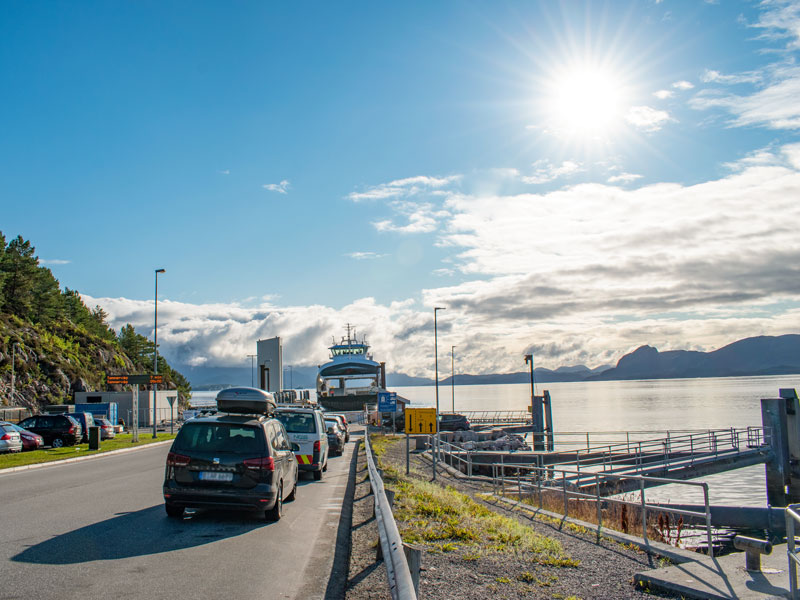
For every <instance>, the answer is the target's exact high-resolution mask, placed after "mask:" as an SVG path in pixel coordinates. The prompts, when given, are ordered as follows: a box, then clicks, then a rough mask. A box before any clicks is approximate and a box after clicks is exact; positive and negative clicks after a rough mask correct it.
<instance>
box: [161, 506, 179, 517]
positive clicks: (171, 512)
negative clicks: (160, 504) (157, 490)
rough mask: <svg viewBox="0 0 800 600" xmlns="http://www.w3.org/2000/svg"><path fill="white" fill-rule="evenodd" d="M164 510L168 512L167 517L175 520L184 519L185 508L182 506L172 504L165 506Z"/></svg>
mask: <svg viewBox="0 0 800 600" xmlns="http://www.w3.org/2000/svg"><path fill="white" fill-rule="evenodd" d="M164 508H165V509H166V511H167V516H168V517H171V518H173V519H182V518H183V507H181V506H174V505H172V504H165V505H164Z"/></svg>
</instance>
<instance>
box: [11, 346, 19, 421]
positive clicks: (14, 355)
mask: <svg viewBox="0 0 800 600" xmlns="http://www.w3.org/2000/svg"><path fill="white" fill-rule="evenodd" d="M17 346H19V342H14V343H13V344H11V406H14V392H15V389H14V386H15V383H16V380H15V374H16V373H15V371H14V367H15V366H16V362H17V352H16V350H17Z"/></svg>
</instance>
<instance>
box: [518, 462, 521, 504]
mask: <svg viewBox="0 0 800 600" xmlns="http://www.w3.org/2000/svg"><path fill="white" fill-rule="evenodd" d="M517 502H522V478H521V477H520V473H519V469H517Z"/></svg>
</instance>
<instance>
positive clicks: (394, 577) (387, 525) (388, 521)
mask: <svg viewBox="0 0 800 600" xmlns="http://www.w3.org/2000/svg"><path fill="white" fill-rule="evenodd" d="M364 445H365V448H366V454H367V468H368V469H369V482H370V486H371V487H372V495H373V496H374V498H375V521H376V522H377V524H378V536H379V537H380V544H381V550H382V551H383V560H384V564H385V565H386V576H387V578H388V580H389V591H390V592H391V594H392V600H416V599H417V594H416V591H415V590H414V581H413V579H412V578H411V572H410V570H409V568H408V561H407V560H406V555H405V551H404V550H403V540H402V539H401V537H400V532H399V531H398V529H397V523H396V522H395V520H394V515H393V514H392V507H391V506H390V505H389V500H388V499H387V498H386V492H385V490H384V489H383V479H382V478H381V476H380V474H379V472H378V468H377V467H376V466H375V460H374V459H373V457H372V447H371V445H370V441H369V429H368V428H367V429H366V430H365V431H364Z"/></svg>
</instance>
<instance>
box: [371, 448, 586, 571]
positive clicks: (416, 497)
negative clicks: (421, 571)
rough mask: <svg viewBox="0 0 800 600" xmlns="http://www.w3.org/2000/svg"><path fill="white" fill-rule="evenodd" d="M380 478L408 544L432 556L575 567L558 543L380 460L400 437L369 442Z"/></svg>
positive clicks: (578, 562) (465, 496)
mask: <svg viewBox="0 0 800 600" xmlns="http://www.w3.org/2000/svg"><path fill="white" fill-rule="evenodd" d="M370 441H371V443H372V447H373V449H374V451H375V454H376V456H378V457H379V462H380V463H381V468H382V469H383V474H384V478H383V480H384V484H385V485H386V486H387V487H388V488H389V489H392V490H394V492H395V498H394V516H395V520H396V521H397V525H398V528H399V529H400V535H401V536H402V538H403V541H404V542H406V543H412V544H420V545H424V546H425V547H426V549H427V550H428V551H430V552H453V551H455V550H458V549H459V548H463V549H465V550H468V552H469V553H468V554H467V555H465V556H469V557H470V558H472V557H474V556H476V554H480V553H526V554H530V555H531V557H530V558H531V561H532V562H534V563H537V564H541V565H547V566H556V567H577V566H578V565H579V564H580V561H577V560H574V559H573V558H571V557H570V556H569V555H568V554H567V553H566V551H565V550H564V548H563V546H562V545H561V543H560V542H558V541H557V540H554V539H552V538H549V537H547V536H544V535H542V534H540V533H536V532H535V531H534V530H533V529H532V528H531V527H529V526H527V525H524V524H522V523H520V522H519V521H517V520H516V519H512V518H510V517H507V516H504V515H501V514H499V513H496V512H494V511H492V510H490V509H488V508H486V507H485V506H484V505H482V504H480V503H478V502H476V501H475V500H473V499H472V498H471V497H470V496H468V495H467V494H464V493H462V492H459V491H458V490H456V489H455V488H453V487H451V486H447V487H442V486H440V485H437V484H435V483H432V482H429V481H425V480H421V479H417V478H413V477H406V476H405V475H404V474H402V473H401V472H400V471H399V470H398V469H396V468H394V466H393V465H391V464H389V463H388V461H384V460H381V458H380V457H381V456H383V455H384V454H385V452H386V449H387V447H388V445H389V444H392V443H397V442H399V441H400V438H389V437H386V436H381V435H373V436H371V438H370Z"/></svg>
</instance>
